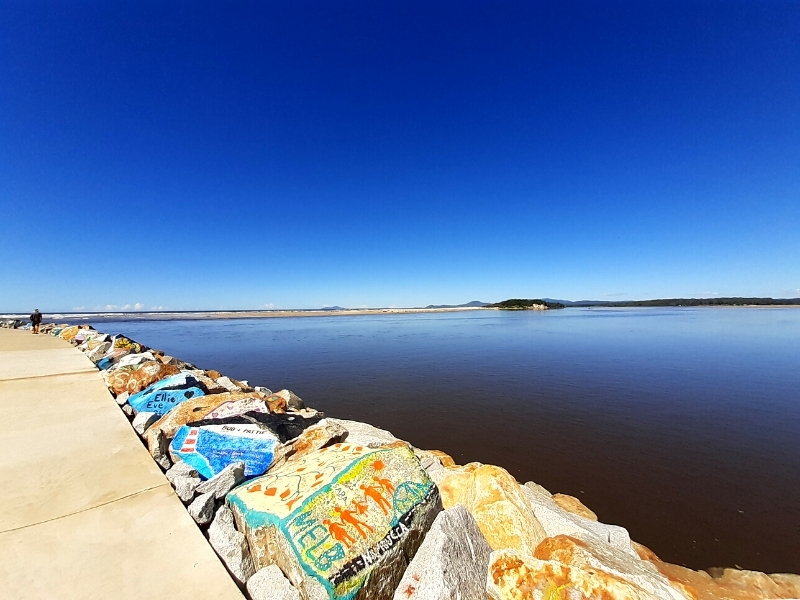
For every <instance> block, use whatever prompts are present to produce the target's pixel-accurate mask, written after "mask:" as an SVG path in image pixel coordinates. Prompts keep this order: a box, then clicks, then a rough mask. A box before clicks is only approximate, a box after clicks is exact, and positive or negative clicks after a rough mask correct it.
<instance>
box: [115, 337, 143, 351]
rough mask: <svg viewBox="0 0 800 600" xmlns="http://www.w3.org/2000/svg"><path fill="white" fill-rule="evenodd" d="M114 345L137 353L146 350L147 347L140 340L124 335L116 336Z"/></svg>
mask: <svg viewBox="0 0 800 600" xmlns="http://www.w3.org/2000/svg"><path fill="white" fill-rule="evenodd" d="M112 346H113V347H114V348H117V349H125V350H127V351H128V352H132V353H135V354H139V353H141V352H144V351H145V350H146V349H147V348H146V347H145V346H143V345H142V344H140V343H139V342H134V341H133V340H132V339H130V338H128V337H125V336H124V335H116V336H114V343H113V344H112Z"/></svg>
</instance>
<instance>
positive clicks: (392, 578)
mask: <svg viewBox="0 0 800 600" xmlns="http://www.w3.org/2000/svg"><path fill="white" fill-rule="evenodd" d="M227 502H228V505H229V506H230V507H231V509H232V510H233V513H234V515H235V517H236V523H237V525H238V529H239V531H241V532H242V533H244V534H245V536H246V538H247V542H248V545H249V546H250V553H251V555H252V557H253V563H254V566H255V568H256V569H261V568H263V567H267V566H269V565H271V564H276V565H278V567H280V569H281V570H282V571H283V572H284V573H285V574H286V576H287V577H288V579H289V581H291V583H292V584H293V585H294V586H295V587H296V588H298V589H299V590H300V593H301V597H302V598H304V600H317V599H329V598H330V599H334V598H337V599H338V598H348V599H354V600H367V599H369V600H388V599H390V598H392V597H393V596H394V590H395V588H396V587H397V583H398V582H399V580H400V578H401V576H402V574H403V571H404V570H405V567H406V564H407V561H408V560H409V559H410V558H411V557H413V555H414V553H415V552H416V550H417V548H418V547H419V544H420V543H421V542H422V538H423V536H424V534H425V533H426V532H427V530H428V529H429V527H430V524H431V523H432V522H433V519H434V518H435V516H436V514H437V513H438V512H439V511H440V510H441V502H440V499H439V493H438V490H437V488H436V486H435V485H433V482H432V481H431V480H430V478H429V477H428V476H427V474H426V473H425V471H424V470H423V469H422V467H421V466H420V464H419V461H418V460H417V458H416V457H415V456H414V453H413V452H412V451H411V449H410V448H409V446H408V445H407V444H405V443H398V444H395V445H393V446H385V447H381V448H375V449H373V448H368V447H366V446H362V445H356V444H350V443H347V442H344V443H337V444H334V445H332V446H327V447H325V448H322V449H320V450H316V451H313V452H310V453H308V454H305V455H304V456H302V457H300V458H297V459H295V460H291V461H289V462H287V463H285V464H284V465H282V466H280V467H276V468H273V469H271V470H270V471H268V472H267V474H266V475H262V476H261V477H257V478H255V479H253V480H252V481H249V482H248V483H247V484H245V485H242V486H239V487H238V488H236V489H234V490H233V491H232V492H231V493H229V494H228V497H227Z"/></svg>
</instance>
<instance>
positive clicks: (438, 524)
mask: <svg viewBox="0 0 800 600" xmlns="http://www.w3.org/2000/svg"><path fill="white" fill-rule="evenodd" d="M491 553H492V549H491V548H490V547H489V544H488V543H486V538H484V537H483V534H482V533H481V530H480V529H478V525H477V523H475V519H473V518H472V515H470V514H469V512H467V509H465V508H464V507H463V506H461V505H458V506H454V507H453V508H450V509H447V510H445V511H442V512H440V513H439V515H438V516H437V517H436V520H435V521H434V522H433V525H431V529H430V531H429V532H428V535H426V536H425V540H424V541H423V542H422V545H421V546H420V547H419V550H417V553H416V554H415V555H414V559H413V560H412V561H411V563H410V564H409V565H408V568H407V569H406V572H405V573H404V574H403V578H402V579H401V580H400V584H399V585H398V586H397V590H396V591H395V593H394V600H451V599H452V598H457V599H459V600H485V598H486V569H487V567H488V566H489V555H490V554H491Z"/></svg>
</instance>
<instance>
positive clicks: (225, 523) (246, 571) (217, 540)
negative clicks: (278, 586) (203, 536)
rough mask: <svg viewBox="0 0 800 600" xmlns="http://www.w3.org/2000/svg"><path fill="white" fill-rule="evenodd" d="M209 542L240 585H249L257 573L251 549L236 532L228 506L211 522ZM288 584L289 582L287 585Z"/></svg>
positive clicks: (242, 535)
mask: <svg viewBox="0 0 800 600" xmlns="http://www.w3.org/2000/svg"><path fill="white" fill-rule="evenodd" d="M208 541H209V542H210V543H211V547H212V548H214V550H215V551H216V553H217V555H218V556H219V557H220V558H221V559H222V562H224V563H225V566H226V567H228V571H230V573H231V575H233V577H234V578H235V579H236V581H238V582H239V583H240V584H245V583H247V580H248V579H250V578H251V577H252V576H253V574H254V573H255V570H254V569H253V560H252V559H251V558H250V548H248V546H247V540H246V539H245V538H244V534H242V533H241V532H239V531H236V527H235V526H234V521H233V513H232V512H231V510H230V509H229V508H228V507H227V506H222V507H220V509H219V510H218V511H217V514H216V516H215V517H214V520H213V521H212V522H211V526H210V527H209V528H208ZM284 581H285V580H284ZM288 584H289V582H288V581H287V582H286V585H288Z"/></svg>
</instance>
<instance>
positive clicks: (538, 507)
mask: <svg viewBox="0 0 800 600" xmlns="http://www.w3.org/2000/svg"><path fill="white" fill-rule="evenodd" d="M531 484H532V482H528V483H526V484H525V485H524V486H520V489H521V490H522V492H523V494H525V496H526V497H527V499H528V501H529V502H530V506H531V508H532V509H533V514H535V515H536V519H537V520H538V521H539V523H540V524H541V525H542V528H543V529H544V532H545V534H546V535H547V537H555V536H558V535H570V536H577V537H581V538H587V537H588V538H593V539H596V540H597V541H600V542H603V543H605V544H610V545H611V546H614V547H615V548H616V549H617V550H619V551H621V552H624V553H625V554H628V555H630V556H636V552H635V551H634V549H633V547H632V546H631V538H630V535H629V534H628V531H627V530H626V529H625V528H623V527H619V526H617V525H606V524H605V523H600V522H598V521H596V520H592V519H587V518H585V517H582V516H579V515H578V514H576V513H573V512H570V511H568V510H565V509H564V508H562V506H561V505H560V504H559V503H558V502H556V498H555V496H551V495H550V494H548V493H542V492H541V491H539V490H543V489H544V488H541V486H536V484H533V485H531ZM534 486H535V487H534ZM570 506H572V505H571V504H570ZM587 510H588V509H587ZM591 514H594V513H591Z"/></svg>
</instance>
